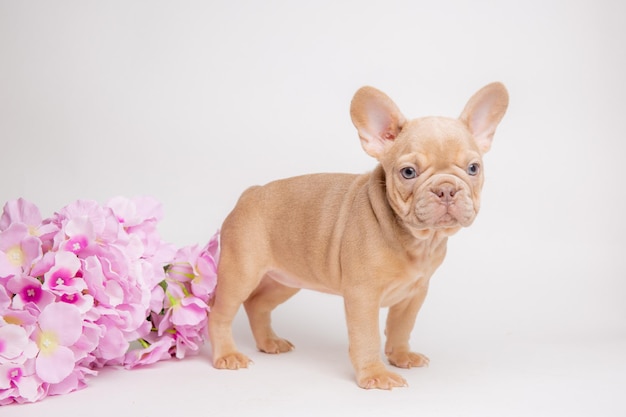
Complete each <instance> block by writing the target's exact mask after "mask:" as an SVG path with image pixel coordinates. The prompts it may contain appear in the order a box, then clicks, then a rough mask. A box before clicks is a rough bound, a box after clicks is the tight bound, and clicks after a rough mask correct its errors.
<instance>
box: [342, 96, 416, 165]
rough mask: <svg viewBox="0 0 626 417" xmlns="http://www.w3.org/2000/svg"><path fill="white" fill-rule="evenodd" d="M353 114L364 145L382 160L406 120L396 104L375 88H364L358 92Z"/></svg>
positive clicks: (351, 112)
mask: <svg viewBox="0 0 626 417" xmlns="http://www.w3.org/2000/svg"><path fill="white" fill-rule="evenodd" d="M350 116H351V117H352V123H354V126H355V127H356V129H357V130H358V132H359V138H361V146H363V149H364V150H365V152H367V153H368V155H370V156H373V157H374V158H376V159H380V157H381V156H382V155H383V153H384V152H385V149H386V147H387V146H389V145H390V144H391V143H392V142H393V140H394V139H395V138H396V137H397V136H398V134H399V133H400V130H402V126H403V125H404V123H406V119H405V118H404V116H403V115H402V113H400V110H399V109H398V107H397V106H396V104H395V103H394V102H393V101H392V100H391V99H390V98H389V97H387V95H386V94H385V93H383V92H382V91H379V90H377V89H375V88H374V87H362V88H360V89H359V90H358V91H357V92H356V93H355V94H354V98H353V99H352V104H351V105H350Z"/></svg>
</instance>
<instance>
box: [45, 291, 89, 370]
mask: <svg viewBox="0 0 626 417" xmlns="http://www.w3.org/2000/svg"><path fill="white" fill-rule="evenodd" d="M39 327H40V328H41V330H42V331H44V332H53V333H54V334H55V335H56V337H57V340H58V343H59V345H62V346H71V345H73V344H74V343H76V341H77V340H78V338H79V337H80V335H81V333H82V331H83V320H82V318H81V316H80V310H79V309H78V307H76V306H74V305H71V304H66V303H53V304H49V305H47V306H46V308H44V310H43V311H42V312H41V315H40V316H39ZM66 376H67V375H66Z"/></svg>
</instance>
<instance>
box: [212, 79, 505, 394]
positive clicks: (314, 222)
mask: <svg viewBox="0 0 626 417" xmlns="http://www.w3.org/2000/svg"><path fill="white" fill-rule="evenodd" d="M507 106H508V93H507V90H506V89H505V87H504V86H503V85H502V84H500V83H492V84H489V85H487V86H485V87H483V88H482V89H481V90H479V91H478V92H477V93H476V94H474V95H473V96H472V97H471V98H470V100H469V101H468V103H467V104H466V106H465V108H464V110H463V112H462V113H461V116H460V117H459V118H458V119H454V118H446V117H423V118H417V119H412V120H409V119H406V118H405V117H404V116H403V115H402V113H400V111H399V109H398V107H397V106H396V105H395V104H394V102H393V101H392V100H391V99H390V98H389V97H387V96H386V95H385V94H384V93H382V92H381V91H379V90H377V89H375V88H372V87H363V88H361V89H359V90H358V91H357V92H356V94H355V95H354V98H353V100H352V104H351V109H350V114H351V117H352V122H353V123H354V125H355V127H356V129H357V131H358V134H359V137H360V140H361V145H362V147H363V149H364V150H365V152H367V153H368V154H369V155H371V156H373V157H374V158H376V159H377V160H378V162H379V164H378V165H377V166H376V168H375V169H374V170H373V172H371V173H367V174H362V175H353V174H313V175H304V176H299V177H295V178H288V179H283V180H278V181H275V182H271V183H269V184H267V185H264V186H256V187H252V188H249V189H248V190H246V191H245V192H244V193H243V194H242V196H241V198H240V199H239V201H238V203H237V205H236V206H235V208H234V209H233V211H232V212H231V213H230V214H229V215H228V217H227V218H226V220H225V221H224V224H223V226H222V229H221V256H220V260H219V265H218V282H217V288H216V291H215V298H214V301H213V306H212V308H211V312H210V314H209V336H210V340H211V344H212V349H213V364H214V366H215V367H216V368H220V369H238V368H245V367H247V366H248V364H249V363H250V359H249V358H248V357H246V356H245V355H243V354H242V353H240V352H239V351H238V350H237V348H236V346H235V342H234V340H233V335H232V330H231V324H232V321H233V318H234V316H235V314H236V312H237V311H238V309H239V307H240V306H241V305H242V304H243V305H244V307H245V310H246V312H247V315H248V318H249V321H250V326H251V328H252V333H253V335H254V338H255V341H256V344H257V347H258V349H259V350H261V351H263V352H267V353H281V352H287V351H290V350H292V349H293V345H292V344H291V343H290V342H289V341H287V340H285V339H283V338H281V337H279V336H277V335H276V334H275V333H274V331H273V330H272V327H271V319H270V314H271V312H272V310H273V309H274V308H275V307H276V306H278V305H279V304H281V303H283V302H284V301H286V300H287V299H288V298H290V297H291V296H293V295H294V294H295V293H297V292H298V291H299V290H300V289H301V288H308V289H313V290H317V291H322V292H326V293H330V294H337V295H341V296H343V298H344V302H345V311H346V320H347V327H348V337H349V346H350V349H349V353H350V359H351V361H352V364H353V366H354V371H355V374H356V381H357V383H358V385H359V386H360V387H362V388H380V389H391V388H393V387H400V386H405V385H406V381H405V380H404V379H403V378H402V377H401V376H399V375H398V374H396V373H394V372H392V371H390V370H389V369H387V367H386V366H385V365H384V363H383V361H382V359H381V357H382V355H381V339H380V337H381V335H380V329H379V320H378V317H379V309H380V308H381V307H389V312H388V317H387V322H386V329H385V335H386V342H385V349H384V352H385V355H386V356H387V359H388V361H389V363H391V364H392V365H394V366H397V367H400V368H411V367H419V366H424V365H426V364H428V358H427V357H426V356H424V355H422V354H420V353H415V352H412V351H411V350H410V348H409V337H410V333H411V330H412V328H413V325H414V323H415V318H416V316H417V313H418V311H419V309H420V307H421V306H422V303H423V301H424V298H425V297H426V293H427V290H428V283H429V280H430V277H431V276H432V275H433V273H434V272H435V270H436V269H437V267H439V265H440V264H441V263H442V261H443V259H444V257H445V254H446V244H447V240H448V237H449V236H451V235H453V234H454V233H456V232H457V231H458V230H459V229H461V228H463V227H467V226H469V225H471V224H472V222H473V221H474V219H475V217H476V214H477V213H478V209H479V207H480V194H481V188H482V186H483V180H484V177H483V161H482V156H483V154H484V153H485V152H487V151H488V150H489V148H490V146H491V142H492V139H493V135H494V132H495V130H496V127H497V125H498V123H499V122H500V120H501V119H502V117H503V116H504V113H505V111H506V108H507Z"/></svg>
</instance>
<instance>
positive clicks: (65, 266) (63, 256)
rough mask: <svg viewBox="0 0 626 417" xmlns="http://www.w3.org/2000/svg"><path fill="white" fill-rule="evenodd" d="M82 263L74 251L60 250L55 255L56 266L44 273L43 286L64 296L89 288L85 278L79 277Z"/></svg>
mask: <svg viewBox="0 0 626 417" xmlns="http://www.w3.org/2000/svg"><path fill="white" fill-rule="evenodd" d="M80 266H81V263H80V260H79V259H78V258H77V257H76V255H75V254H74V253H72V252H65V251H59V252H56V253H55V255H54V266H53V267H52V268H50V270H49V271H48V272H46V273H45V274H44V282H43V288H44V289H45V290H48V291H50V292H52V293H53V294H56V295H57V296H63V295H64V294H75V293H78V292H81V291H83V290H85V289H87V284H86V283H85V280H84V279H82V278H80V277H77V273H78V270H79V269H80Z"/></svg>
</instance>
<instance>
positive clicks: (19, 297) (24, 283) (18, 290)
mask: <svg viewBox="0 0 626 417" xmlns="http://www.w3.org/2000/svg"><path fill="white" fill-rule="evenodd" d="M7 288H8V289H9V290H10V291H11V292H12V293H13V294H15V297H13V308H17V309H23V308H24V307H25V306H26V305H27V304H29V303H33V304H34V305H36V306H37V307H38V308H39V309H40V310H42V309H43V308H44V307H45V306H47V305H48V304H50V303H52V302H53V301H54V300H55V297H54V295H53V294H52V293H50V292H48V291H46V290H45V289H43V288H42V284H41V282H40V281H39V280H38V279H36V278H33V277H29V276H26V275H20V276H16V277H13V278H11V279H10V280H9V282H8V283H7Z"/></svg>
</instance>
